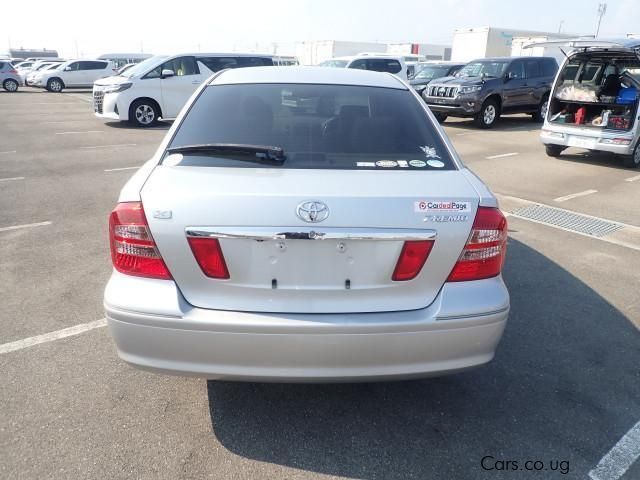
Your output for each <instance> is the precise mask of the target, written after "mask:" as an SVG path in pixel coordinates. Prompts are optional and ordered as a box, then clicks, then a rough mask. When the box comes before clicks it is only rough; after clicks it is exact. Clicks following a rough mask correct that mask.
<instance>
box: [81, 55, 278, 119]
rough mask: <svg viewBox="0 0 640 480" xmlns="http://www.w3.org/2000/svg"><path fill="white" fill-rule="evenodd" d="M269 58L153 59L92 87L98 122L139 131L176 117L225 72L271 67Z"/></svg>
mask: <svg viewBox="0 0 640 480" xmlns="http://www.w3.org/2000/svg"><path fill="white" fill-rule="evenodd" d="M273 64H274V57H273V56H270V55H255V54H237V53H228V54H225V53H189V54H181V55H174V56H171V57H169V56H162V55H160V56H155V57H152V58H149V59H147V60H145V61H143V62H141V63H139V64H138V65H136V66H134V67H131V68H130V69H128V70H127V71H125V72H124V73H123V74H122V75H116V76H113V77H109V78H105V79H102V80H99V81H97V82H95V83H94V85H93V108H94V112H95V115H96V116H97V117H100V118H104V119H110V120H120V121H130V122H131V123H133V124H134V125H137V126H139V127H149V126H152V125H154V124H155V123H156V122H157V121H158V120H159V119H162V120H169V119H173V118H175V117H177V116H178V113H179V112H180V110H181V109H182V107H183V105H184V104H185V103H187V100H188V99H189V97H190V96H191V95H192V94H193V92H195V91H196V89H197V88H198V85H200V84H201V83H202V82H204V81H205V80H206V79H207V78H209V77H210V76H211V75H213V74H214V73H215V72H218V71H220V70H224V69H227V68H240V67H259V66H272V65H273Z"/></svg>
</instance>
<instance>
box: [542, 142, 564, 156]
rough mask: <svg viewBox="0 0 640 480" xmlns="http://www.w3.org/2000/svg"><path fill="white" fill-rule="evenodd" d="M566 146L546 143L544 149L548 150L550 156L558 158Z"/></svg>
mask: <svg viewBox="0 0 640 480" xmlns="http://www.w3.org/2000/svg"><path fill="white" fill-rule="evenodd" d="M565 148H566V147H563V146H561V145H545V146H544V149H545V151H546V152H547V155H548V156H550V157H554V158H557V157H559V156H560V154H561V153H562V152H563V151H564V149H565Z"/></svg>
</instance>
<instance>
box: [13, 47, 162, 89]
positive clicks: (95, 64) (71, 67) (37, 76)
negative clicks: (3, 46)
mask: <svg viewBox="0 0 640 480" xmlns="http://www.w3.org/2000/svg"><path fill="white" fill-rule="evenodd" d="M150 57H151V55H149V54H139V53H118V54H106V55H102V56H100V57H99V58H97V59H94V58H91V59H73V60H65V59H63V58H42V59H35V58H34V59H27V60H25V61H19V62H8V61H7V62H8V66H7V68H8V69H11V70H12V71H13V72H12V75H14V76H15V75H17V76H18V77H19V79H16V78H12V79H11V80H10V81H9V82H8V83H7V86H8V87H9V89H11V90H9V91H12V92H15V91H17V89H18V87H19V86H22V85H24V86H33V87H41V88H46V89H47V90H49V91H51V92H61V91H62V90H64V89H65V88H90V87H92V86H93V82H95V81H96V80H98V79H100V78H104V77H108V76H111V75H114V74H116V73H118V69H121V70H123V71H124V69H127V68H130V67H132V66H133V65H135V64H136V63H138V62H141V61H142V60H145V59H147V58H150ZM0 61H1V62H3V63H5V61H4V60H0ZM14 82H15V83H14ZM0 84H2V83H1V82H0ZM5 89H6V88H5Z"/></svg>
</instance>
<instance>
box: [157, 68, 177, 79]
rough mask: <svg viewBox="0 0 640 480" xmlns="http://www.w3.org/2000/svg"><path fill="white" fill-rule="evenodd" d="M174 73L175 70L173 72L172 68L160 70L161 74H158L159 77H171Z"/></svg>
mask: <svg viewBox="0 0 640 480" xmlns="http://www.w3.org/2000/svg"><path fill="white" fill-rule="evenodd" d="M175 74H176V72H174V71H173V70H169V69H165V70H162V74H161V75H160V78H169V77H173V76H174V75H175Z"/></svg>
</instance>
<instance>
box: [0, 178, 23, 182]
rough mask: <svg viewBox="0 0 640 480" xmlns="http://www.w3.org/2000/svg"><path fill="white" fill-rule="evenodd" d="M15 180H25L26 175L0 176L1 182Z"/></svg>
mask: <svg viewBox="0 0 640 480" xmlns="http://www.w3.org/2000/svg"><path fill="white" fill-rule="evenodd" d="M14 180H24V177H8V178H0V182H13V181H14Z"/></svg>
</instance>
